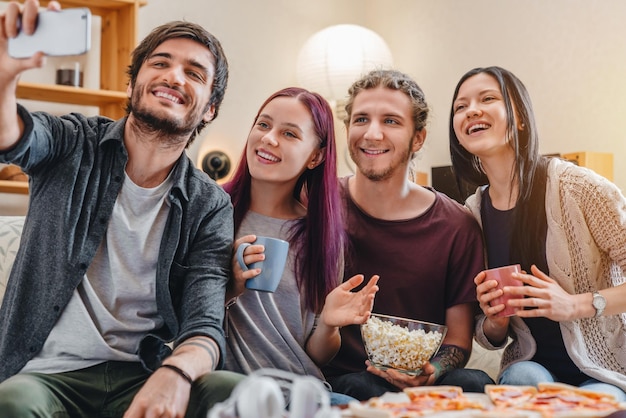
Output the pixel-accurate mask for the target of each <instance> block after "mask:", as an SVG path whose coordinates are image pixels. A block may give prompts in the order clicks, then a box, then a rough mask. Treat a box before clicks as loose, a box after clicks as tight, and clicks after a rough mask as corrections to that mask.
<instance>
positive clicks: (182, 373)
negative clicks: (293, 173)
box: [159, 364, 193, 385]
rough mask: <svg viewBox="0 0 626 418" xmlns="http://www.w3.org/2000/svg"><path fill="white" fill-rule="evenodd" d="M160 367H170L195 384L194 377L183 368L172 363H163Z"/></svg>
mask: <svg viewBox="0 0 626 418" xmlns="http://www.w3.org/2000/svg"><path fill="white" fill-rule="evenodd" d="M159 367H165V368H166V369H170V370H173V371H175V372H176V374H178V375H179V376H180V377H182V378H183V379H185V380H186V381H187V382H189V384H190V385H193V379H192V378H191V376H189V375H188V374H187V373H185V371H184V370H183V369H180V368H178V367H176V366H174V365H172V364H161V366H159Z"/></svg>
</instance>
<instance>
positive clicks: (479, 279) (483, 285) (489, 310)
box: [474, 271, 509, 328]
mask: <svg viewBox="0 0 626 418" xmlns="http://www.w3.org/2000/svg"><path fill="white" fill-rule="evenodd" d="M486 278H487V274H486V273H485V272H484V271H481V272H480V273H478V275H476V277H474V283H475V284H476V298H477V299H478V303H479V306H480V309H481V310H482V311H483V313H484V314H485V316H486V317H487V318H488V319H489V321H491V322H492V325H493V326H495V327H498V328H506V327H508V326H509V318H508V317H499V316H496V315H497V314H498V313H499V312H501V311H503V310H504V308H505V307H506V306H505V305H504V304H503V303H501V304H498V305H491V303H492V302H493V301H494V300H495V299H497V298H499V297H500V296H502V295H503V294H504V291H503V290H502V289H499V288H498V282H497V281H496V280H485V279H486Z"/></svg>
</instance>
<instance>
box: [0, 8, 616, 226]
mask: <svg viewBox="0 0 626 418" xmlns="http://www.w3.org/2000/svg"><path fill="white" fill-rule="evenodd" d="M173 19H186V20H190V21H194V22H198V23H200V24H203V25H205V26H206V27H207V28H208V29H209V30H210V31H212V32H213V33H214V34H215V35H216V36H217V37H218V38H219V39H220V40H221V41H222V43H223V46H224V49H225V51H226V54H227V56H228V58H229V61H230V65H231V77H230V84H229V88H228V91H227V94H226V99H225V102H224V104H223V106H222V109H221V111H220V115H219V117H218V119H217V120H216V121H215V122H214V123H213V124H212V125H210V126H209V127H208V128H207V129H206V130H205V131H204V133H203V135H202V136H201V137H200V138H198V140H197V142H196V144H194V146H192V148H191V149H190V153H191V155H192V157H193V158H194V159H195V158H197V157H198V154H200V155H202V154H204V153H205V152H206V151H207V150H210V149H221V150H224V151H225V152H226V153H228V154H229V155H230V156H231V158H232V159H233V160H235V161H236V160H238V157H239V155H240V152H241V149H242V147H243V144H244V141H245V139H246V136H247V133H248V129H249V127H250V125H251V123H252V118H253V117H254V115H255V113H256V111H257V108H258V106H259V105H260V104H261V102H262V101H263V100H264V99H265V98H266V97H267V96H268V95H269V94H271V93H273V92H274V91H275V90H278V89H279V88H282V87H285V86H287V85H294V84H296V74H295V67H296V57H297V55H298V51H299V49H300V47H301V46H302V44H304V42H305V41H306V39H307V38H308V37H309V36H310V35H312V34H313V33H315V32H316V31H318V30H320V29H323V28H325V27H327V26H330V25H334V24H339V23H354V24H359V25H362V26H366V27H369V28H370V29H373V30H375V31H376V32H378V33H379V34H380V35H381V36H382V37H383V38H385V40H386V41H387V43H388V44H389V46H390V48H391V50H392V53H393V55H394V61H395V66H396V67H397V68H398V69H400V70H402V71H405V72H407V73H409V74H411V75H412V76H413V77H415V79H416V80H417V81H418V83H419V84H420V85H421V87H422V88H423V89H424V91H425V92H426V96H427V98H428V100H429V102H430V105H431V108H432V119H431V123H430V126H429V135H428V139H427V143H426V146H425V149H424V152H423V153H422V156H421V159H420V161H419V166H420V169H422V170H424V171H429V170H430V167H431V166H433V165H435V166H436V165H446V164H449V157H448V145H447V141H448V133H447V124H448V107H449V105H450V99H451V95H452V92H453V89H454V86H455V84H456V82H457V80H458V78H459V77H460V76H461V75H462V74H463V73H464V72H466V71H467V70H469V69H471V68H473V67H476V66H487V65H500V66H503V67H505V68H507V69H509V70H511V71H513V72H514V73H515V74H517V75H518V76H519V77H520V78H521V79H522V81H524V83H525V84H526V86H527V87H528V89H529V91H530V93H531V96H532V98H533V102H534V107H535V112H536V115H537V120H538V125H539V129H540V133H541V138H542V145H541V151H542V152H544V153H555V152H562V153H565V152H573V151H583V150H586V151H598V152H612V153H613V154H614V156H615V173H614V176H615V177H614V180H615V183H616V184H617V185H618V186H619V187H620V188H622V189H624V188H625V187H626V172H625V171H624V170H622V164H621V161H623V160H624V159H626V141H625V140H624V136H625V134H624V133H623V132H624V125H625V123H624V121H626V25H625V24H624V22H625V21H626V2H624V1H623V0H595V1H594V0H549V1H546V0H474V1H471V2H467V1H464V0H316V1H309V0H263V1H259V0H228V1H224V0H194V1H191V0H183V1H171V0H148V5H147V6H145V7H143V8H142V9H141V12H140V25H139V35H140V37H143V36H145V35H146V34H147V33H148V31H149V30H150V29H151V28H153V27H154V26H156V25H158V24H161V23H164V22H166V21H169V20H173ZM337 132H338V140H339V141H340V143H341V145H342V146H343V143H344V142H345V135H344V130H343V127H342V126H339V127H338V129H337ZM347 171H348V169H347V167H346V165H345V164H343V163H342V164H341V166H340V173H342V174H345V173H346V172H347ZM11 199H12V197H11V196H8V197H7V195H2V194H0V214H3V212H4V211H5V209H4V207H5V205H6V203H5V202H7V201H10V200H11Z"/></svg>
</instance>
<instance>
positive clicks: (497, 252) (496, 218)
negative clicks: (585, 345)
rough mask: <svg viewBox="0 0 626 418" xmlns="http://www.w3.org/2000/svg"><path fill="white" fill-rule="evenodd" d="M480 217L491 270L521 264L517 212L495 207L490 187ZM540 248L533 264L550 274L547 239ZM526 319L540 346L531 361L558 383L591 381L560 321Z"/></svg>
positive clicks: (486, 191)
mask: <svg viewBox="0 0 626 418" xmlns="http://www.w3.org/2000/svg"><path fill="white" fill-rule="evenodd" d="M480 217H481V219H482V223H483V233H484V236H485V246H486V248H487V264H488V267H489V268H496V267H502V266H506V265H509V264H518V263H520V261H519V260H520V258H521V257H519V256H518V255H517V254H511V235H512V233H513V223H514V222H513V219H514V209H509V210H504V211H502V210H498V209H496V208H494V207H493V205H492V203H491V198H490V197H489V188H487V189H486V190H485V191H484V192H483V195H482V204H481V209H480ZM537 245H542V246H543V249H544V251H542V254H544V256H543V257H542V258H541V259H540V260H536V261H535V263H534V264H535V265H536V266H537V267H538V268H539V270H541V271H543V272H544V273H545V274H548V275H549V274H550V272H549V270H548V261H547V260H546V257H545V253H546V252H545V246H546V240H545V237H544V239H543V240H542V241H541V242H538V243H537ZM522 269H523V270H524V271H527V272H529V271H530V266H524V265H522ZM523 320H524V322H525V323H526V325H527V326H528V328H529V329H530V332H531V334H532V336H533V338H534V339H535V342H536V343H537V352H536V353H535V356H534V357H533V358H532V361H535V362H537V363H539V364H541V365H542V366H544V367H545V368H546V369H548V370H549V371H550V372H551V373H552V374H553V375H555V377H556V380H557V381H560V382H563V383H568V384H571V385H579V384H580V383H582V382H584V381H585V380H587V379H589V377H588V376H587V375H585V374H584V373H582V372H581V371H580V369H579V368H578V367H576V365H575V364H574V362H572V360H571V359H570V357H569V355H568V354H567V350H566V349H565V345H564V343H563V336H562V335H561V328H560V327H559V323H558V322H555V321H552V320H550V319H548V318H544V317H539V318H524V319H523Z"/></svg>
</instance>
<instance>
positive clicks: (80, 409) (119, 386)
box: [0, 361, 245, 418]
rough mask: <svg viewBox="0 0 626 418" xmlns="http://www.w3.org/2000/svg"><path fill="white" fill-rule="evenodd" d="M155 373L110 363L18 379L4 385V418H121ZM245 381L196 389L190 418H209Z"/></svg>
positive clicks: (226, 377)
mask: <svg viewBox="0 0 626 418" xmlns="http://www.w3.org/2000/svg"><path fill="white" fill-rule="evenodd" d="M149 376H150V373H149V372H147V371H145V370H144V369H143V367H141V365H140V364H139V363H127V362H117V361H109V362H105V363H101V364H98V365H96V366H92V367H88V368H86V369H82V370H76V371H73V372H66V373H56V374H42V373H22V374H17V375H15V376H13V377H11V378H9V379H7V380H5V381H4V382H2V383H0V415H1V416H2V417H3V418H27V417H28V418H31V417H32V418H34V417H53V418H79V417H80V418H82V417H84V418H97V417H102V418H119V417H122V416H123V415H124V412H125V411H126V410H127V409H128V407H129V406H130V403H131V402H132V400H133V398H134V396H135V395H136V394H137V392H138V391H139V389H141V387H142V385H143V384H144V383H145V381H146V379H147V378H148V377H149ZM243 378H245V376H244V375H240V374H237V373H232V372H227V371H215V372H212V373H208V374H206V375H205V376H202V377H201V378H199V379H197V380H196V381H195V382H194V384H193V386H192V387H191V396H190V399H189V406H188V408H187V413H186V415H185V417H186V418H196V417H201V418H205V417H206V416H207V412H208V411H209V409H211V407H213V405H215V404H216V403H218V402H222V401H224V400H225V399H227V398H228V397H229V396H230V393H231V391H232V389H233V388H234V387H235V386H236V385H237V383H239V381H241V380H242V379H243Z"/></svg>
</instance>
